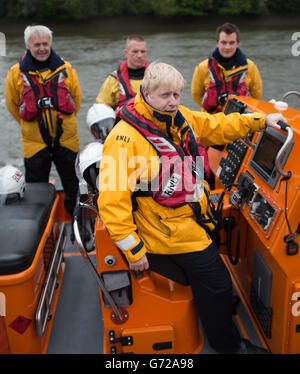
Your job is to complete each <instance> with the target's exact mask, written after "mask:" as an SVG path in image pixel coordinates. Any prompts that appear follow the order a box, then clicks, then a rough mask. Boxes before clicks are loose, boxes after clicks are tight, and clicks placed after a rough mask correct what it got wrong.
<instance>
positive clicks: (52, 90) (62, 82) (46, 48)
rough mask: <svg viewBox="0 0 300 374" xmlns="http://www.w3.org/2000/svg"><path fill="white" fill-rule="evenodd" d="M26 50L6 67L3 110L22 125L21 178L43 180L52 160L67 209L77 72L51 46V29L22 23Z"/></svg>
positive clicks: (71, 192) (75, 142) (72, 183)
mask: <svg viewBox="0 0 300 374" xmlns="http://www.w3.org/2000/svg"><path fill="white" fill-rule="evenodd" d="M24 40H25V45H26V48H27V51H26V53H25V55H24V56H23V57H22V58H21V61H20V62H18V63H17V64H15V65H14V66H12V67H11V69H10V70H9V72H8V74H7V77H6V82H5V96H6V105H7V109H8V111H9V112H10V113H11V115H12V116H13V117H14V118H15V120H16V121H17V122H18V123H19V125H20V126H21V134H22V141H23V152H24V165H25V179H26V182H29V183H34V182H48V180H49V174H50V170H51V164H52V161H53V162H54V164H55V166H56V169H57V172H58V174H59V176H60V178H61V182H62V185H63V188H64V192H65V207H66V209H67V211H68V212H69V213H70V214H72V212H73V209H74V206H75V204H76V195H77V189H78V179H77V177H76V173H75V168H74V163H75V159H76V155H77V152H78V151H79V136H78V131H77V119H76V113H77V112H78V110H79V107H80V104H81V96H82V95H81V89H80V85H79V81H78V78H77V74H76V71H75V70H74V68H73V67H72V66H71V64H70V63H69V62H67V61H65V60H63V59H62V58H61V57H60V56H59V55H58V54H56V52H55V51H54V50H53V49H52V48H51V44H52V31H51V30H50V29H49V28H48V27H46V26H43V25H36V26H27V27H26V29H25V31H24Z"/></svg>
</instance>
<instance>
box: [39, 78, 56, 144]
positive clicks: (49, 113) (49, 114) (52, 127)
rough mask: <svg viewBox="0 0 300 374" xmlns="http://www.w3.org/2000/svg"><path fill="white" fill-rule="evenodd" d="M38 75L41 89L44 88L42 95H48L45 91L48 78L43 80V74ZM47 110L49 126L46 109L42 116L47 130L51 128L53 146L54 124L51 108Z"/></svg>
mask: <svg viewBox="0 0 300 374" xmlns="http://www.w3.org/2000/svg"><path fill="white" fill-rule="evenodd" d="M55 76H56V74H55ZM40 77H41V79H42V81H43V84H42V86H43V90H44V95H45V97H48V95H47V91H46V83H47V82H48V80H47V79H46V80H44V79H43V76H42V75H41V74H40ZM51 79H52V77H51ZM47 112H48V116H49V121H50V126H49V122H48V118H47V115H46V111H45V115H44V118H45V121H46V125H47V128H48V131H49V127H50V128H51V135H50V133H49V136H50V137H51V145H52V147H53V146H54V126H53V122H52V116H51V108H48V109H47Z"/></svg>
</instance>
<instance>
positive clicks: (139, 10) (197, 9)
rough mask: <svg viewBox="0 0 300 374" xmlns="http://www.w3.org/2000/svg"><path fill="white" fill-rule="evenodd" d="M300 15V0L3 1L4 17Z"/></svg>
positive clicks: (0, 8) (0, 12)
mask: <svg viewBox="0 0 300 374" xmlns="http://www.w3.org/2000/svg"><path fill="white" fill-rule="evenodd" d="M282 13H286V14H289V13H290V14H300V0H85V1H82V0H0V18H2V19H6V20H10V19H12V20H13V19H15V20H23V19H34V20H35V21H43V20H50V19H55V20H89V19H93V18H97V17H100V16H107V17H108V16H122V15H148V16H161V17H184V16H197V17H199V16H209V15H272V14H282Z"/></svg>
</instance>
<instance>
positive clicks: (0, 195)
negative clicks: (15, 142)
mask: <svg viewBox="0 0 300 374" xmlns="http://www.w3.org/2000/svg"><path fill="white" fill-rule="evenodd" d="M24 191H25V178H24V175H23V173H22V172H21V171H20V170H19V169H17V168H16V167H14V166H11V165H6V166H3V167H2V168H0V205H6V204H11V203H13V202H17V201H20V200H21V199H23V197H24Z"/></svg>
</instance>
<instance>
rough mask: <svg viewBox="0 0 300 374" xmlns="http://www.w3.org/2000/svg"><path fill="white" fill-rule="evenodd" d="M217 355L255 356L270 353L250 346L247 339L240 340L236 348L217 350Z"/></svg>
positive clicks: (255, 346)
mask: <svg viewBox="0 0 300 374" xmlns="http://www.w3.org/2000/svg"><path fill="white" fill-rule="evenodd" d="M218 353H221V354H222V353H225V354H235V355H243V354H245V355H251V354H252V355H255V354H265V355H267V354H270V352H269V351H268V350H266V349H264V348H261V347H258V346H257V345H254V344H252V343H251V342H250V341H249V340H247V339H242V340H241V341H240V343H239V345H238V347H237V348H232V349H228V350H227V349H224V350H218Z"/></svg>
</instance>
